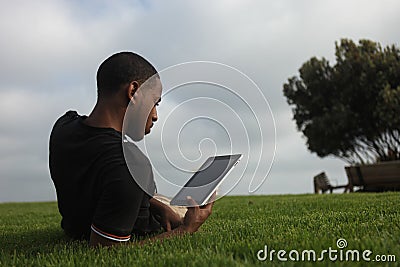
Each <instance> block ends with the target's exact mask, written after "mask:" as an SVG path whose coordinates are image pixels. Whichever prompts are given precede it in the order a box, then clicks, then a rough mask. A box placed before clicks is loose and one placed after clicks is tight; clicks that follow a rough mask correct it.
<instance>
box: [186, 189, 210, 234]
mask: <svg viewBox="0 0 400 267" xmlns="http://www.w3.org/2000/svg"><path fill="white" fill-rule="evenodd" d="M215 196H216V194H215V193H214V194H213V195H212V197H211V202H210V203H208V204H207V205H204V206H201V207H200V206H199V205H198V204H197V203H196V201H194V200H193V199H192V198H191V197H188V202H189V205H190V206H191V207H188V211H187V212H186V214H185V218H183V225H182V227H183V228H184V229H185V231H186V232H189V233H194V232H196V231H197V230H198V229H199V228H200V226H201V225H202V224H203V223H204V222H205V221H206V220H207V218H208V216H210V215H211V213H212V207H213V205H214V201H215Z"/></svg>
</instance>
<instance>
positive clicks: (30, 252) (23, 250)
mask: <svg viewBox="0 0 400 267" xmlns="http://www.w3.org/2000/svg"><path fill="white" fill-rule="evenodd" d="M399 203H400V194H399V193H379V194H367V193H353V194H343V195H341V194H333V195H283V196H241V197H239V196H230V197H224V198H222V199H221V200H218V201H217V202H216V204H215V205H214V212H213V214H212V216H211V217H210V218H209V220H208V221H207V222H206V223H205V224H204V225H203V226H202V228H201V230H200V231H199V232H197V233H195V234H193V235H186V236H183V237H176V238H172V239H169V240H165V241H164V242H162V243H160V242H156V243H150V244H147V245H145V246H142V247H138V246H136V245H135V244H134V243H131V244H130V245H128V246H122V247H118V248H111V249H107V248H99V249H91V248H89V247H88V246H87V244H86V243H85V242H72V241H70V240H68V239H67V238H66V237H65V236H64V234H63V232H62V230H61V229H60V226H59V222H60V215H59V214H58V210H57V204H56V203H54V202H49V203H7V204H0V249H1V251H0V266H58V265H62V266H247V265H264V266H265V265H271V264H272V265H279V266H299V265H300V266H314V265H315V264H317V265H319V266H350V265H351V266H353V265H356V266H365V265H366V264H368V265H370V266H375V265H377V261H375V257H376V255H381V256H380V258H381V259H382V258H383V259H385V258H386V260H391V261H393V260H394V259H393V257H392V256H390V255H394V256H395V257H396V259H395V260H396V262H386V263H382V262H380V263H379V265H380V266H400V264H399V262H400V211H399ZM339 238H342V239H345V241H346V242H347V246H346V247H343V248H342V249H339V248H338V247H337V240H338V239H339ZM342 242H344V240H342ZM342 244H344V243H340V246H342ZM265 246H267V254H268V257H267V258H266V259H265V261H260V260H258V259H257V253H258V252H259V250H264V248H265ZM329 248H331V250H337V252H333V251H331V253H333V254H331V256H332V258H334V256H335V255H336V256H337V260H336V261H335V262H333V261H331V260H330V258H329V254H328V252H326V253H325V254H322V252H323V250H328V251H329ZM271 250H275V251H276V252H273V254H272V259H273V260H272V262H271V260H270V258H269V257H270V255H271V254H270V253H271ZM278 250H284V251H285V253H286V254H281V258H286V259H287V261H286V262H283V261H280V260H279V259H278V255H277V252H278ZM293 250H296V251H293ZM309 250H313V251H315V252H316V259H317V262H312V261H309V260H308V256H310V257H311V259H312V254H307V253H308V252H307V251H309ZM349 250H351V251H354V250H358V251H359V256H360V258H361V261H360V262H354V261H347V262H346V260H345V259H346V258H345V256H346V255H347V256H348V259H350V260H351V259H354V258H352V254H351V253H347V252H348V251H349ZM365 250H370V251H372V252H371V253H368V252H367V254H369V255H366V257H367V258H369V259H370V260H371V262H370V263H367V262H365V261H363V260H362V253H363V251H365ZM351 251H350V252H351ZM296 252H297V254H296ZM281 253H283V252H281ZM304 253H305V254H304ZM340 254H342V260H340ZM297 255H298V261H296V258H297ZM302 255H304V257H305V258H304V260H302ZM321 255H322V256H321ZM259 256H260V257H261V258H262V257H263V256H265V253H264V251H262V252H260V253H259ZM289 256H290V257H291V258H292V259H295V260H291V258H289ZM353 256H354V257H356V255H355V254H354V255H353ZM318 258H321V259H323V261H318Z"/></svg>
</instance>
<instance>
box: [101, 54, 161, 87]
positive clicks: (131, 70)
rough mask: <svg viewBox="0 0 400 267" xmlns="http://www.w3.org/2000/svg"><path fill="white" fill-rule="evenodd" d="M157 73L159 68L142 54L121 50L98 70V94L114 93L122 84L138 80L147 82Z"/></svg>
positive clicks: (105, 61)
mask: <svg viewBox="0 0 400 267" xmlns="http://www.w3.org/2000/svg"><path fill="white" fill-rule="evenodd" d="M155 74H157V70H156V69H155V68H154V67H153V65H151V63H150V62H148V61H147V60H146V59H145V58H143V57H142V56H140V55H138V54H135V53H133V52H119V53H116V54H114V55H112V56H110V57H109V58H107V59H106V60H104V62H103V63H101V65H100V66H99V69H98V70H97V93H98V95H102V94H106V95H110V94H114V93H116V92H117V91H118V90H119V89H120V87H121V85H123V84H127V83H130V82H132V81H138V82H140V83H143V82H145V81H146V80H147V79H149V78H150V77H152V76H153V75H155Z"/></svg>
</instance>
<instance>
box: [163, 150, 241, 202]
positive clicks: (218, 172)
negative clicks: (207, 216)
mask: <svg viewBox="0 0 400 267" xmlns="http://www.w3.org/2000/svg"><path fill="white" fill-rule="evenodd" d="M240 157H241V155H227V156H216V157H210V158H208V159H207V161H206V162H205V163H204V164H203V165H202V166H201V168H200V170H199V171H197V172H196V173H195V174H194V175H193V176H192V177H191V178H190V179H189V181H188V182H187V183H186V184H185V185H184V187H183V188H182V189H181V190H180V191H179V192H178V194H177V195H176V196H175V197H174V198H173V199H172V201H171V205H182V206H187V205H188V203H187V196H191V197H192V198H193V199H194V200H195V201H196V202H197V203H198V204H199V205H203V204H206V203H205V202H206V201H207V200H208V198H209V197H210V196H211V194H212V193H213V192H214V190H215V189H216V187H217V186H218V185H219V184H220V183H221V182H222V180H223V179H224V177H225V176H226V174H227V173H228V172H229V170H230V169H231V168H232V167H233V166H234V165H235V163H236V162H238V160H239V159H240Z"/></svg>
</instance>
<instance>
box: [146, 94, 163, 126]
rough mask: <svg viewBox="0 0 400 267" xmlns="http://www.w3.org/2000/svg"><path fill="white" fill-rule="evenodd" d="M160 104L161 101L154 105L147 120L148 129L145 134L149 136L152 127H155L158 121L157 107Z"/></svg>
mask: <svg viewBox="0 0 400 267" xmlns="http://www.w3.org/2000/svg"><path fill="white" fill-rule="evenodd" d="M159 102H160V100H159V101H158V102H157V104H155V105H154V107H153V108H152V109H151V111H150V114H149V117H148V118H147V122H146V127H145V129H144V134H149V133H150V131H151V127H153V125H154V122H156V121H157V120H158V117H157V106H158V103H159Z"/></svg>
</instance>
